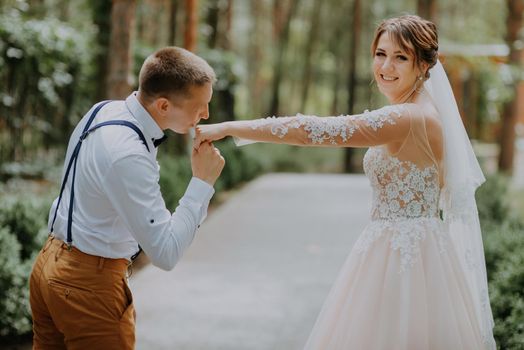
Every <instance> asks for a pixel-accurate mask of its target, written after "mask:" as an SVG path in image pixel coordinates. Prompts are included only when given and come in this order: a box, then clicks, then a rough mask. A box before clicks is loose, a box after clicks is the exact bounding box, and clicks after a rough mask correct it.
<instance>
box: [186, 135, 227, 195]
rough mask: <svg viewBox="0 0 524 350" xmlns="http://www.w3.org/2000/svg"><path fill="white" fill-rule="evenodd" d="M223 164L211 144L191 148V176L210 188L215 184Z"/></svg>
mask: <svg viewBox="0 0 524 350" xmlns="http://www.w3.org/2000/svg"><path fill="white" fill-rule="evenodd" d="M225 164H226V161H225V160H224V157H222V155H220V151H219V150H218V148H216V147H215V146H213V144H212V143H210V142H204V143H202V144H200V146H199V147H198V148H193V153H192V155H191V169H192V170H193V176H195V177H198V178H199V179H201V180H203V181H205V182H207V183H208V184H210V185H211V186H213V185H214V184H215V182H216V180H217V179H218V177H219V176H220V173H221V172H222V169H224V165H225Z"/></svg>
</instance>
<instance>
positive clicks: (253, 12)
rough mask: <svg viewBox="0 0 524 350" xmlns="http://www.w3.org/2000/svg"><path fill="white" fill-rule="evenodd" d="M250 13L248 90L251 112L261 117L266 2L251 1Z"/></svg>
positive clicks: (247, 54)
mask: <svg viewBox="0 0 524 350" xmlns="http://www.w3.org/2000/svg"><path fill="white" fill-rule="evenodd" d="M249 12H250V18H251V21H250V25H251V26H250V28H249V37H250V38H252V40H249V42H248V49H247V53H246V56H247V74H248V79H247V83H248V88H249V102H250V106H251V108H250V112H251V113H253V114H254V115H259V114H261V113H263V112H266V111H262V106H263V95H264V94H263V92H264V90H265V89H264V79H263V78H262V74H261V68H262V65H263V62H264V57H265V52H266V50H265V49H264V48H263V43H264V41H265V37H264V33H263V32H262V29H263V22H262V21H263V18H264V15H265V14H266V6H265V4H264V2H262V1H260V0H250V2H249Z"/></svg>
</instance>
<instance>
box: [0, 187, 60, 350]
mask: <svg viewBox="0 0 524 350" xmlns="http://www.w3.org/2000/svg"><path fill="white" fill-rule="evenodd" d="M8 187H12V188H8ZM29 188H32V187H31V186H30V185H29V183H27V184H26V185H24V186H21V185H20V184H12V186H6V185H3V186H0V195H1V196H2V201H1V202H0V342H2V341H3V340H5V339H10V338H11V337H17V336H21V335H24V334H27V333H28V332H29V331H30V330H31V314H30V311H29V285H28V279H29V274H30V272H31V266H32V263H33V261H34V258H35V255H36V254H37V252H38V251H39V250H40V248H41V246H42V244H43V242H44V241H45V239H46V236H47V216H48V211H49V206H50V202H51V195H52V194H53V195H54V194H56V193H55V192H56V189H55V188H54V187H53V186H52V187H51V188H49V187H46V190H49V189H51V191H49V193H44V194H42V193H39V195H33V196H29V195H27V194H25V193H23V192H22V193H21V189H25V190H28V189H29ZM51 192H52V193H51Z"/></svg>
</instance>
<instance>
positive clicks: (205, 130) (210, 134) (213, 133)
mask: <svg viewBox="0 0 524 350" xmlns="http://www.w3.org/2000/svg"><path fill="white" fill-rule="evenodd" d="M195 131H196V135H195V140H194V142H193V147H194V148H198V147H200V145H201V144H202V143H204V142H213V141H217V140H220V139H223V138H224V137H226V136H228V135H227V133H226V128H225V126H224V123H219V124H203V125H197V126H196V128H195Z"/></svg>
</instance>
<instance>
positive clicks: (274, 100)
mask: <svg viewBox="0 0 524 350" xmlns="http://www.w3.org/2000/svg"><path fill="white" fill-rule="evenodd" d="M280 1H281V0H275V7H277V6H280V5H276V4H277V3H280ZM299 1H300V0H291V4H290V7H289V10H288V12H287V16H286V20H285V23H284V27H283V28H282V33H281V35H280V37H279V41H278V47H277V50H276V57H275V61H274V62H275V66H274V70H273V72H274V73H273V84H272V89H271V92H272V96H271V104H270V107H269V114H270V115H277V114H278V112H279V107H280V96H279V95H280V83H281V81H282V70H283V64H284V52H285V50H286V48H287V44H288V41H289V32H290V25H291V20H292V18H293V16H294V14H295V12H296V10H297V7H298V3H299Z"/></svg>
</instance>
